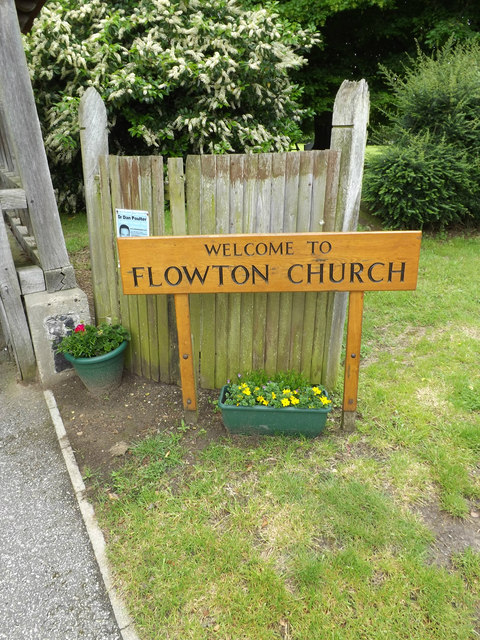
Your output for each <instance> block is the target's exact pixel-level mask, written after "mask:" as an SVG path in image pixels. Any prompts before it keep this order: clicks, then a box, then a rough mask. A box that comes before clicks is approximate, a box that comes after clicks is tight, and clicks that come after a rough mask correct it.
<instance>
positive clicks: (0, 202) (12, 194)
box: [0, 189, 27, 211]
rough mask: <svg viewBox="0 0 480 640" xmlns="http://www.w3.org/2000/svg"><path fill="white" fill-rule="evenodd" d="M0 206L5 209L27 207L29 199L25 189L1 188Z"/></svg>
mask: <svg viewBox="0 0 480 640" xmlns="http://www.w3.org/2000/svg"><path fill="white" fill-rule="evenodd" d="M0 207H1V208H2V209H3V210H4V211H7V210H10V209H26V208H27V199H26V197H25V191H24V190H23V189H0Z"/></svg>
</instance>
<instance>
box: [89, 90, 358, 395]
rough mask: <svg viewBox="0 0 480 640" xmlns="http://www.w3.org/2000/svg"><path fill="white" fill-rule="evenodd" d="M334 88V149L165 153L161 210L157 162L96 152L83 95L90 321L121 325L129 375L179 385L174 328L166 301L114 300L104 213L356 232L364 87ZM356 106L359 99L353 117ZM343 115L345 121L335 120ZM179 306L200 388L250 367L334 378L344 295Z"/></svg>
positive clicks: (92, 106) (233, 298) (160, 221)
mask: <svg viewBox="0 0 480 640" xmlns="http://www.w3.org/2000/svg"><path fill="white" fill-rule="evenodd" d="M341 92H342V96H341V99H340V100H339V98H338V96H337V101H338V102H339V106H337V108H336V116H334V126H336V127H338V129H339V131H338V132H337V137H338V141H337V147H338V148H334V149H329V150H324V151H308V152H289V153H266V154H246V155H222V156H212V155H203V156H189V157H188V158H187V159H186V162H185V166H184V163H183V160H182V159H181V158H171V159H169V160H168V163H167V164H168V173H167V181H168V199H167V208H165V207H164V185H163V175H164V172H163V160H162V158H161V157H158V156H153V157H134V158H132V157H118V156H110V157H109V156H107V155H106V153H107V141H106V134H105V131H106V115H105V111H104V107H103V104H102V103H101V100H100V97H99V96H98V94H96V93H95V92H94V90H89V91H87V93H86V95H85V97H84V100H83V101H82V106H81V123H80V126H81V131H82V154H83V162H84V174H85V186H86V194H87V213H88V216H89V230H90V239H91V257H92V271H93V282H94V295H95V310H96V316H97V320H98V321H101V320H105V319H107V320H111V321H121V322H122V323H123V324H124V325H126V326H127V327H128V328H129V329H130V331H131V332H132V343H131V350H130V360H129V362H128V366H129V367H130V369H131V370H132V371H133V372H135V373H137V374H139V375H142V376H145V377H147V378H151V379H153V380H160V381H163V382H177V381H178V348H177V344H176V326H175V318H174V311H173V305H172V301H171V300H170V299H169V297H167V296H124V295H123V293H122V290H121V283H120V282H119V277H118V268H117V265H118V257H117V255H116V242H115V238H116V232H115V224H114V220H115V210H116V209H117V208H121V209H137V210H146V211H149V212H150V216H151V230H150V234H151V235H166V234H174V235H186V234H201V235H208V234H216V233H221V234H225V233H280V232H300V231H316V232H322V231H342V230H347V229H351V228H355V227H356V216H358V203H359V193H358V190H359V189H360V186H361V173H362V170H363V152H364V147H365V136H366V116H365V110H366V111H367V112H368V91H367V89H366V84H365V83H364V82H363V83H347V84H345V85H344V86H343V91H342V89H341ZM339 94H340V92H339ZM355 101H357V102H360V103H361V107H362V109H361V116H360V117H358V110H356V109H355V108H354V107H355ZM345 105H347V107H348V108H347V109H346V110H345ZM352 105H353V107H352ZM345 111H346V112H347V116H345ZM350 112H351V114H352V115H351V114H350ZM355 115H357V118H356V120H355V118H354V116H355ZM342 117H347V119H348V118H352V119H351V120H348V122H347V123H345V124H344V126H341V125H340V124H339V122H338V121H339V118H340V119H341V118H342ZM335 123H336V124H335ZM338 134H340V135H338ZM355 149H357V154H356V155H355V153H352V151H353V152H354V151H355ZM358 174H359V177H358ZM354 191H355V192H354ZM352 202H353V205H352V204H351V203H352ZM190 311H191V318H192V333H193V344H194V356H195V358H196V370H197V372H198V375H199V381H200V385H201V386H202V387H205V388H217V387H220V386H221V385H222V384H224V382H225V380H226V379H228V378H229V377H232V376H234V375H236V374H237V373H238V372H239V371H247V370H250V369H252V368H264V369H266V370H267V372H269V373H273V372H274V371H277V370H285V369H295V370H297V371H302V372H303V373H304V374H305V375H306V376H307V377H308V378H310V379H311V380H312V381H317V382H322V383H324V384H326V385H327V386H328V387H330V388H331V387H332V386H333V385H334V384H335V382H336V378H337V373H338V367H339V353H340V347H341V340H342V335H343V325H344V319H345V296H344V295H343V294H338V293H269V294H228V295H215V294H199V295H194V296H191V299H190Z"/></svg>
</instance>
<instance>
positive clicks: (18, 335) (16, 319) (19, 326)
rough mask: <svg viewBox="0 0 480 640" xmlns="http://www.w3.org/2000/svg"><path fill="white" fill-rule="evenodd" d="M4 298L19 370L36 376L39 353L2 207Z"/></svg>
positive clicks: (0, 281)
mask: <svg viewBox="0 0 480 640" xmlns="http://www.w3.org/2000/svg"><path fill="white" fill-rule="evenodd" d="M0 302H1V306H2V313H1V314H0V318H2V319H3V322H5V323H6V325H7V326H6V328H5V331H4V333H5V334H6V337H8V339H9V341H10V346H11V348H12V350H13V355H14V357H15V361H16V363H17V367H18V371H19V374H20V376H21V378H22V379H23V380H34V379H35V375H36V370H37V369H36V361H35V355H34V353H33V346H32V341H31V337H30V330H29V328H28V322H27V318H26V316H25V311H24V309H23V304H22V297H21V292H20V285H19V284H18V278H17V272H16V269H15V265H14V262H13V258H12V254H11V251H10V245H9V242H8V236H7V230H6V227H5V222H4V220H3V213H2V210H1V208H0Z"/></svg>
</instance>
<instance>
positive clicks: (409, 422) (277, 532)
mask: <svg viewBox="0 0 480 640" xmlns="http://www.w3.org/2000/svg"><path fill="white" fill-rule="evenodd" d="M479 266H480V235H476V236H469V237H467V236H466V237H461V236H458V237H449V238H444V237H443V238H437V239H434V238H431V237H426V238H424V240H423V243H422V252H421V264H420V273H419V284H418V289H417V290H416V291H415V292H391V293H367V294H366V296H365V313H364V328H363V347H362V356H363V359H362V368H361V372H360V388H359V412H360V418H359V420H358V428H357V431H356V432H355V433H353V434H347V435H345V434H343V433H341V432H339V431H338V419H335V420H332V419H330V421H329V429H328V431H327V433H326V434H324V435H323V436H321V437H319V438H316V439H314V440H307V439H302V438H281V437H265V438H263V439H260V441H259V442H258V440H256V441H255V445H252V441H251V440H249V438H248V437H237V438H225V440H221V441H218V442H215V443H214V444H211V445H209V446H208V447H207V448H206V449H205V450H203V451H202V452H201V453H200V454H198V456H197V457H196V459H195V460H194V461H193V462H192V461H191V457H187V455H186V453H187V452H186V451H185V450H184V446H183V444H182V443H183V439H184V434H185V431H186V430H187V429H188V427H187V426H186V425H172V428H171V429H169V430H168V431H167V432H164V433H161V434H159V435H158V436H157V437H155V438H151V439H149V440H146V441H144V442H142V443H140V444H139V445H138V446H137V447H136V448H135V449H134V451H133V454H132V456H130V458H129V462H128V463H127V464H126V465H125V467H124V468H123V469H122V470H120V471H117V472H116V473H115V474H114V477H113V478H112V480H111V482H110V484H109V487H108V491H109V492H110V493H111V494H112V493H113V494H114V495H115V498H116V499H114V500H109V499H108V498H106V497H105V498H104V497H103V496H106V495H107V488H103V491H102V488H100V490H99V492H98V496H99V497H98V504H97V505H96V509H97V513H98V515H99V517H100V520H101V524H102V526H103V528H104V530H105V531H106V534H107V539H108V549H109V556H110V560H111V562H112V565H113V567H114V569H115V572H116V576H117V580H118V582H119V584H120V585H121V588H122V590H123V592H124V595H125V597H126V600H127V604H128V607H129V609H130V612H131V614H132V616H133V617H134V619H135V624H136V628H137V632H138V633H139V635H140V637H141V638H142V639H143V640H147V639H151V640H158V639H160V638H165V639H167V638H168V639H171V640H186V639H192V640H213V639H215V638H218V639H222V640H276V639H279V638H280V639H284V640H360V639H362V640H363V639H365V640H367V639H368V640H376V639H380V638H382V639H385V638H388V639H389V640H391V639H405V640H407V639H408V640H413V639H418V640H430V639H431V640H454V639H458V640H460V639H463V640H466V639H472V640H473V639H474V638H478V636H479V633H480V626H479V623H478V611H479V596H480V534H479V528H480V524H479V523H480V519H479V518H478V516H479V511H480V508H479V506H480V466H479V454H480V367H479V359H480V358H479V357H480V286H479ZM341 392H342V391H341V381H340V382H339V386H338V388H337V390H336V398H337V401H338V402H340V399H341ZM337 415H338V412H337ZM432 514H434V517H432ZM440 521H441V523H442V527H445V526H447V527H451V529H450V530H451V531H455V527H464V529H462V531H464V533H469V532H470V538H469V539H468V536H467V537H466V538H465V539H464V540H463V542H462V544H460V543H459V544H453V543H455V540H453V543H452V545H451V546H450V547H449V549H448V552H443V553H441V552H440V551H441V549H440V547H439V539H440V536H441V534H442V531H441V528H440V527H439V526H437V525H438V523H439V522H440Z"/></svg>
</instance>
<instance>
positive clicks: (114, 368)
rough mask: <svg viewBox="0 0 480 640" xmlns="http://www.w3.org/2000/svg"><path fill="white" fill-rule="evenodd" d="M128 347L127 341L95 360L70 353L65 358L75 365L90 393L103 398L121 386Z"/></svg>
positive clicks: (94, 358) (95, 357)
mask: <svg viewBox="0 0 480 640" xmlns="http://www.w3.org/2000/svg"><path fill="white" fill-rule="evenodd" d="M127 345H128V342H127V341H126V340H125V341H124V342H122V344H121V345H120V346H119V347H117V348H116V349H114V350H113V351H110V352H109V353H105V354H104V355H103V356H94V357H93V358H74V357H73V356H72V355H70V354H69V353H64V356H65V359H66V360H68V362H71V363H72V364H73V368H74V369H75V371H76V373H77V374H78V377H79V378H80V380H81V381H82V382H83V384H84V385H85V386H86V387H87V389H88V390H89V391H90V393H91V394H92V395H94V396H101V395H103V394H104V393H107V392H109V391H112V390H113V389H116V388H117V387H119V386H120V384H121V382H122V374H123V362H124V359H125V349H126V348H127Z"/></svg>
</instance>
